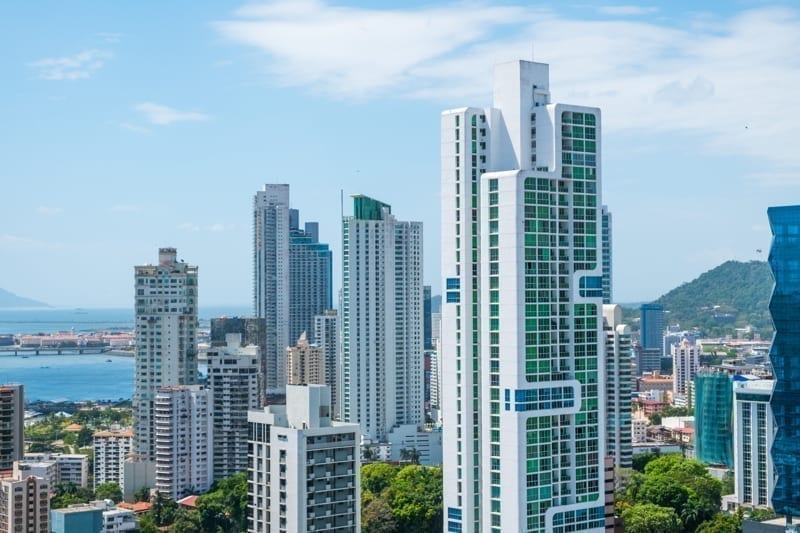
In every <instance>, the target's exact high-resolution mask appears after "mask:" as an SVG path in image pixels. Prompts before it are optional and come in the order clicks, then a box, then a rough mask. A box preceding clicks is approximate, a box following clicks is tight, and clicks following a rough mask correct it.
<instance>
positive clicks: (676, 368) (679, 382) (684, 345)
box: [670, 339, 700, 401]
mask: <svg viewBox="0 0 800 533" xmlns="http://www.w3.org/2000/svg"><path fill="white" fill-rule="evenodd" d="M670 350H671V352H672V399H673V401H674V400H675V398H676V397H678V396H684V397H685V396H686V394H688V392H689V383H691V382H692V381H693V380H694V376H695V374H697V370H698V368H700V346H698V345H696V344H692V343H690V342H689V341H688V340H686V339H684V340H682V341H681V342H680V343H679V344H673V345H672V348H671V349H670Z"/></svg>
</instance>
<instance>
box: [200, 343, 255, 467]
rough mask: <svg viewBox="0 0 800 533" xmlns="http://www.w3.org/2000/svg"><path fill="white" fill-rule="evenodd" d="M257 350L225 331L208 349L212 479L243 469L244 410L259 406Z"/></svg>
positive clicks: (245, 441)
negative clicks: (222, 339) (221, 340)
mask: <svg viewBox="0 0 800 533" xmlns="http://www.w3.org/2000/svg"><path fill="white" fill-rule="evenodd" d="M260 360H261V353H260V351H259V349H258V346H255V345H252V344H251V345H248V346H245V345H243V343H242V336H241V334H238V333H228V334H227V335H226V341H225V344H224V345H223V346H216V347H212V348H211V349H210V350H209V351H208V387H209V389H210V393H211V413H212V420H213V426H214V449H213V465H214V466H213V468H214V480H219V479H225V478H226V477H230V476H232V475H234V474H236V473H238V472H244V471H245V470H247V412H248V411H249V410H250V409H257V408H258V407H260V406H261V380H260V377H261V373H260Z"/></svg>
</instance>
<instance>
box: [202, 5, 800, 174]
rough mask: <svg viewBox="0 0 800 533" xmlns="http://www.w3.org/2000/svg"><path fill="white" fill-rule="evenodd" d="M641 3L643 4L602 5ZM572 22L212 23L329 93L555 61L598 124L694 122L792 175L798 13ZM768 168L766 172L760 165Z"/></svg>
mask: <svg viewBox="0 0 800 533" xmlns="http://www.w3.org/2000/svg"><path fill="white" fill-rule="evenodd" d="M604 9H605V12H606V13H609V9H610V10H611V12H613V11H616V14H618V15H623V14H645V13H644V12H645V11H647V8H638V7H635V6H606V8H604ZM681 24H682V25H675V24H674V22H669V23H666V22H661V20H660V19H654V18H638V19H635V20H631V19H622V20H580V19H570V18H566V17H565V16H562V15H560V14H557V13H555V12H553V11H549V10H543V9H539V8H532V7H526V6H502V7H496V6H493V5H492V4H490V3H480V2H478V3H466V4H464V3H455V4H450V5H445V6H439V7H418V8H408V9H402V10H400V9H394V10H381V9H369V8H356V7H339V6H334V5H331V4H329V3H326V2H323V1H322V0H292V1H290V0H276V1H273V2H269V3H266V4H262V5H255V6H253V5H250V6H246V7H243V8H241V9H239V10H238V11H237V12H236V13H235V14H234V16H233V17H231V20H226V21H221V22H217V23H215V28H216V29H217V31H218V32H219V33H220V34H221V35H222V36H224V37H225V38H227V39H229V40H230V41H232V42H235V43H238V44H241V45H246V46H250V47H253V48H254V49H256V50H259V51H260V52H262V53H263V54H264V56H265V65H266V68H267V70H268V72H269V75H270V78H269V79H270V81H271V82H272V83H277V84H280V85H283V86H291V87H300V88H305V89H306V90H308V91H310V92H314V93H322V94H325V95H328V96H330V97H333V98H337V99H363V98H416V99H425V100H432V101H436V102H437V103H441V104H442V106H443V107H445V106H458V105H487V104H488V103H489V101H490V97H491V95H490V90H491V85H492V84H491V72H492V66H493V65H494V64H495V63H498V62H501V61H507V60H514V59H518V58H529V57H531V44H532V43H533V44H534V45H535V52H536V55H535V57H536V59H537V60H539V61H543V62H547V63H549V64H550V79H551V92H552V94H553V98H554V100H556V101H563V102H570V103H575V104H585V105H592V106H598V107H600V108H601V109H602V110H603V119H604V120H603V122H604V124H603V125H604V128H605V129H606V131H611V132H614V131H621V130H624V131H631V132H637V131H647V132H650V133H669V132H676V131H679V132H691V133H694V134H696V135H697V136H698V137H699V138H700V139H703V140H704V142H705V146H706V148H707V149H708V150H710V151H712V152H714V153H718V154H724V155H735V156H739V157H741V156H745V157H752V158H754V159H756V160H757V161H759V163H760V164H762V165H763V166H764V167H765V171H766V170H769V174H770V175H771V176H772V178H773V179H772V180H770V181H782V180H777V179H775V178H776V177H777V176H781V177H783V176H786V175H791V176H793V177H792V178H791V179H792V181H793V182H794V183H795V184H796V183H798V182H800V150H797V149H796V147H795V146H794V138H795V132H796V119H795V117H794V114H793V113H791V112H790V111H789V110H791V109H794V108H795V107H796V99H797V98H796V87H798V86H800V62H798V60H797V54H796V51H797V50H798V49H800V11H797V10H793V9H788V8H764V9H753V10H748V11H742V12H739V13H737V14H735V15H732V16H729V17H725V18H722V17H719V16H711V15H709V14H707V13H699V14H696V15H691V16H688V17H686V18H684V19H683V20H682V21H681ZM765 173H766V172H765Z"/></svg>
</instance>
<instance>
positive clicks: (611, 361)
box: [603, 304, 633, 468]
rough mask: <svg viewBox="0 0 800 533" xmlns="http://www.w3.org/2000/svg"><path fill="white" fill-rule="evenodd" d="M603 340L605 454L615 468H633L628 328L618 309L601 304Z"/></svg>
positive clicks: (629, 332)
mask: <svg viewBox="0 0 800 533" xmlns="http://www.w3.org/2000/svg"><path fill="white" fill-rule="evenodd" d="M603 330H604V333H605V339H606V349H605V355H606V382H605V383H606V412H607V415H606V455H607V456H608V457H611V459H612V460H613V461H614V466H615V467H616V468H631V467H632V466H633V437H632V428H631V415H632V411H631V392H632V391H633V380H632V376H631V356H632V353H633V351H632V350H631V328H629V327H628V326H627V325H625V324H623V323H622V307H620V306H618V305H608V304H606V305H603Z"/></svg>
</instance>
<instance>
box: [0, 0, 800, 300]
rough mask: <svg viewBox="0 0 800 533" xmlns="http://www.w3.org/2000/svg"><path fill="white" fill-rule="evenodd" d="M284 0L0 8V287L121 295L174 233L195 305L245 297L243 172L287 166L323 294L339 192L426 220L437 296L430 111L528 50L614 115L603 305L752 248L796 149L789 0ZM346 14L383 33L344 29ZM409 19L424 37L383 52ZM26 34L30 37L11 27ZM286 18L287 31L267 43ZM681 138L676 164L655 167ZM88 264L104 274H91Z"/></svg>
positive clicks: (475, 98)
mask: <svg viewBox="0 0 800 533" xmlns="http://www.w3.org/2000/svg"><path fill="white" fill-rule="evenodd" d="M293 5H296V9H290V4H288V3H285V2H273V3H268V4H263V5H261V6H256V7H253V6H250V7H248V8H239V9H237V8H236V7H235V6H231V5H224V6H219V5H213V4H200V5H197V6H193V9H192V10H191V12H185V11H184V10H182V9H181V8H180V7H179V6H161V8H160V11H159V17H157V18H158V19H159V20H158V22H157V23H156V22H154V20H153V17H151V16H150V15H151V10H150V9H149V6H127V7H125V8H121V7H119V6H94V5H92V6H91V7H90V4H88V3H85V4H73V5H70V6H62V5H59V4H57V3H52V4H51V5H50V7H49V11H50V12H51V14H52V15H53V16H52V17H50V19H51V20H47V21H44V20H39V18H38V17H36V16H35V14H34V12H33V11H31V7H30V6H27V5H25V4H16V5H9V6H4V14H5V15H6V16H4V17H2V21H1V22H0V27H1V28H2V29H3V32H0V35H2V36H0V39H2V42H3V44H5V45H6V49H9V50H13V53H10V54H8V55H6V56H4V57H3V58H2V59H0V65H2V66H3V68H4V72H6V73H7V76H6V77H7V83H6V88H7V90H8V92H9V94H13V95H14V98H13V99H11V98H9V99H6V100H5V101H4V102H3V103H2V104H0V110H2V112H3V113H4V116H6V117H7V120H8V121H9V122H10V123H11V124H14V126H15V127H14V128H9V129H8V130H7V131H4V132H3V133H1V134H0V140H2V143H1V144H2V146H4V149H3V158H4V161H5V163H6V164H5V165H4V169H3V170H2V171H0V179H2V180H3V183H4V184H5V185H6V191H7V192H8V194H9V196H10V197H13V198H15V201H14V202H11V203H9V205H8V206H7V207H8V208H7V209H5V210H4V211H3V213H2V214H0V227H2V230H0V255H2V256H3V257H13V258H14V260H13V261H3V262H2V263H0V279H3V288H4V289H7V290H10V291H12V292H14V293H16V294H19V295H21V296H25V297H30V298H34V299H38V300H43V301H47V302H48V303H50V304H52V305H55V306H65V307H76V306H81V307H128V302H129V301H130V289H129V283H128V282H127V279H128V276H129V272H130V270H129V269H130V265H132V264H140V263H141V261H142V259H143V258H147V257H149V256H150V255H151V253H152V252H151V250H153V249H154V248H157V247H159V246H175V247H177V248H179V249H180V250H182V251H183V252H184V253H185V254H186V256H187V257H191V258H192V261H193V263H195V264H200V265H203V268H204V271H203V278H204V280H205V281H204V287H207V288H205V289H204V292H203V296H202V305H217V304H231V303H242V304H244V303H247V301H248V300H249V295H250V294H251V292H250V287H249V278H250V276H249V275H248V271H249V267H250V265H248V264H247V261H246V260H242V261H234V262H233V263H231V261H230V258H231V257H238V258H246V257H247V255H246V254H248V253H249V249H250V221H249V216H248V214H249V209H248V198H249V197H250V195H251V193H252V190H255V189H256V188H258V187H260V186H261V185H262V184H264V183H273V182H279V181H280V182H289V183H291V185H292V187H293V190H295V191H296V194H295V196H294V198H296V199H297V202H296V205H294V207H295V208H297V209H300V210H301V211H302V212H303V213H306V214H307V215H308V218H309V219H312V220H316V221H319V223H320V240H321V241H322V242H328V243H331V249H332V251H333V265H334V276H333V277H334V280H336V282H335V284H334V291H335V290H337V289H338V288H339V287H338V280H339V279H340V277H341V276H340V272H339V265H340V261H339V259H340V257H341V256H340V253H341V242H340V239H339V237H338V231H339V224H338V221H339V216H340V215H341V213H340V206H339V205H337V204H338V201H336V200H334V199H337V200H338V195H339V194H340V191H344V192H345V194H348V195H349V194H356V193H363V194H367V195H371V196H375V197H379V198H385V199H387V201H390V203H392V205H393V206H394V207H395V208H396V209H397V210H398V211H399V212H403V213H405V218H406V219H408V220H419V221H422V222H423V223H424V224H425V227H426V230H427V233H426V236H425V239H424V241H425V256H426V258H427V261H426V263H427V266H426V269H427V270H426V273H425V283H426V284H429V285H432V287H433V292H434V293H440V292H441V287H440V284H441V279H440V276H439V274H438V267H439V250H438V242H439V239H438V238H437V234H438V231H439V218H438V203H439V199H438V180H437V179H436V176H437V173H438V155H439V154H438V153H437V151H436V149H435V148H434V149H431V147H434V146H437V144H438V143H437V140H436V136H437V134H438V132H437V124H436V121H437V118H438V111H439V109H441V108H442V106H443V104H446V102H450V101H470V102H475V103H476V104H479V105H488V102H489V97H488V94H489V90H488V88H485V87H478V85H480V84H474V83H464V79H465V78H468V77H470V76H474V75H475V73H479V74H486V75H488V73H489V72H490V70H491V68H492V65H493V64H494V63H498V62H502V61H505V60H511V59H515V58H518V57H530V56H532V55H533V56H534V57H535V59H537V60H539V61H544V62H548V63H550V64H552V65H553V79H554V86H553V89H554V90H555V91H557V92H558V93H559V94H562V95H564V99H565V100H568V101H571V102H575V103H578V104H589V105H597V106H599V107H601V108H602V109H603V110H604V117H605V124H606V135H605V138H604V166H605V168H606V180H605V190H604V191H603V194H604V203H606V204H607V205H608V206H609V208H610V209H611V211H612V212H613V213H614V222H615V225H614V258H615V274H614V289H615V298H614V299H615V301H617V302H632V301H647V300H650V299H653V298H656V297H657V296H659V295H660V294H662V293H664V292H666V291H667V290H668V289H670V288H672V287H674V286H677V285H679V284H680V283H681V282H684V281H688V280H690V279H693V278H694V277H696V276H697V275H699V274H700V273H701V272H703V271H705V270H708V269H710V268H712V267H714V266H716V265H718V264H720V263H722V262H723V261H724V260H727V259H738V260H749V259H756V258H758V259H765V254H764V253H758V252H757V250H766V249H767V248H768V244H769V238H770V235H769V230H768V225H767V224H766V223H765V222H764V212H765V211H766V207H767V206H768V205H775V204H780V203H784V198H785V195H786V192H787V188H788V187H792V186H794V185H795V182H794V181H793V180H794V178H793V177H792V176H793V175H795V172H794V171H795V170H796V169H797V168H798V166H800V161H799V160H798V158H800V156H798V155H796V154H795V153H794V151H793V150H791V149H790V148H788V146H786V147H784V146H783V145H782V144H781V143H788V139H790V138H791V135H789V133H790V132H791V128H792V127H793V122H792V120H791V118H789V117H788V116H786V115H787V114H783V113H780V112H779V110H780V109H782V108H784V107H788V106H790V105H791V104H792V102H793V99H794V97H793V95H792V94H791V93H792V87H793V86H794V83H792V81H793V80H794V79H796V78H797V77H800V69H798V68H797V67H795V66H793V65H794V64H795V63H794V62H793V61H792V60H791V50H793V49H796V46H794V43H796V42H797V40H798V38H800V37H798V35H800V31H797V30H798V29H799V28H800V22H799V19H800V17H798V11H797V10H795V9H790V8H788V7H780V6H789V5H790V4H789V3H787V2H772V3H770V4H769V5H768V6H763V5H762V4H736V5H727V4H725V3H713V4H708V5H706V6H705V7H704V9H705V11H703V12H698V11H695V10H696V7H695V6H694V5H690V4H688V3H680V2H678V3H673V4H671V5H669V6H662V5H658V4H657V3H644V4H641V5H638V6H598V7H596V8H592V7H585V6H584V7H583V8H578V7H559V8H555V7H551V8H547V7H544V8H530V7H523V6H520V5H515V4H513V3H508V4H505V5H503V6H500V7H494V6H489V5H484V4H474V5H470V6H464V5H462V4H451V3H437V4H430V5H418V4H413V5H410V6H409V5H408V4H405V3H404V4H402V6H401V5H400V4H395V5H394V7H392V8H389V9H384V10H376V9H372V8H369V7H365V6H363V5H361V6H360V5H358V4H357V3H353V2H351V3H349V4H348V5H347V6H345V5H342V4H331V3H326V2H301V3H296V4H293ZM87 15H91V16H87ZM64 22H69V23H68V24H64ZM323 23H324V26H323V27H325V28H327V30H326V31H325V32H321V31H320V25H323ZM359 24H360V25H361V26H358V25H359ZM423 24H427V26H423ZM353 25H356V27H358V28H361V27H362V26H363V28H362V30H363V32H365V34H364V38H367V39H372V40H373V41H374V43H375V45H374V46H370V47H359V46H358V45H357V43H355V44H354V43H353V41H358V38H357V37H353V39H345V38H343V35H346V34H347V32H352V30H353V27H354V26H353ZM390 26H391V27H394V28H396V30H395V31H388V30H387V28H389V27H390ZM421 27H425V28H426V31H424V32H420V33H421V35H422V37H421V38H420V39H419V42H417V43H415V46H414V47H401V46H397V44H398V42H400V40H401V39H404V36H405V35H407V34H409V33H415V34H416V33H417V32H418V30H419V28H421ZM610 28H613V31H610ZM29 33H36V34H40V35H42V36H43V37H42V38H41V39H39V40H37V42H36V43H35V44H31V45H27V46H26V47H18V46H15V45H14V44H13V43H15V42H16V41H18V40H21V39H22V38H23V36H24V35H26V34H29ZM356 33H357V32H356ZM285 34H290V35H291V40H287V41H286V46H285V47H281V46H279V44H278V43H276V42H275V41H274V40H273V39H272V38H271V37H272V36H273V35H285ZM576 34H580V35H581V38H580V39H576V38H575V37H574V36H575V35H576ZM376 36H381V37H380V38H377V37H376ZM321 39H325V45H326V46H325V47H323V46H321V45H320V43H321V42H322V41H321ZM332 43H336V46H333V45H332ZM698 43H699V44H698ZM329 45H330V46H329ZM348 46H352V48H348ZM367 48H368V50H367ZM399 49H403V50H404V51H403V53H401V52H399V51H398V50H399ZM534 52H535V53H534ZM467 57H469V58H470V59H469V60H468V59H466V58H467ZM666 57H669V59H668V60H667V59H665V58H666ZM187 58H188V59H187ZM378 58H379V59H381V61H377V59H378ZM376 64H380V65H381V68H380V69H373V68H364V67H365V66H366V65H370V66H374V65H376ZM745 72H747V83H746V84H744V83H743V80H744V76H745V74H744V73H745ZM778 81H780V82H779V83H778ZM198 86H202V87H203V90H201V91H198V90H197V89H196V88H197V87H198ZM465 91H466V92H465ZM476 91H477V92H476ZM753 95H757V98H758V101H759V102H761V101H763V102H764V104H763V105H755V104H754V103H753ZM278 103H279V105H278ZM732 109H737V110H739V111H738V112H737V113H732V112H731V110H732ZM398 117H402V118H401V119H398ZM45 126H46V127H45ZM344 143H347V145H345V144H344ZM776 143H778V144H777V145H776ZM353 145H356V146H358V147H359V149H358V150H353V149H352V148H350V146H353ZM45 146H46V157H35V156H34V155H33V154H34V153H39V152H41V151H42V150H41V149H40V147H45ZM398 148H400V150H398ZM784 148H785V149H784ZM309 153H313V157H308V154H309ZM401 153H402V154H413V155H414V157H402V159H401V158H400V155H399V154H401ZM676 153H677V154H680V156H681V157H680V161H681V163H680V164H678V165H675V166H672V167H671V166H670V165H663V164H653V161H658V160H659V159H660V158H664V159H666V158H667V157H668V158H669V160H674V159H676V158H675V154H676ZM298 160H303V161H304V162H307V166H306V168H304V169H303V170H302V171H298V169H297V161H298ZM220 178H222V179H223V180H224V185H225V186H224V187H219V186H216V185H214V184H215V183H218V182H219V180H220ZM197 184H208V185H200V186H198V185H197ZM663 184H668V185H666V186H665V185H663ZM156 189H158V190H159V191H160V193H159V194H158V195H153V194H152V192H151V191H153V190H156ZM177 199H180V201H177ZM332 200H333V201H332ZM647 221H652V224H648V223H642V222H647ZM664 221H666V223H665V224H658V226H657V227H664V228H668V229H665V230H663V231H664V234H663V235H657V234H653V227H656V223H657V222H664ZM723 228H724V231H722V230H723ZM152 234H159V235H160V236H161V237H160V238H159V242H154V241H152V240H151V239H150V238H149V237H146V236H147V235H152ZM676 239H677V240H678V241H679V242H687V243H688V244H687V245H685V247H686V248H687V250H688V252H687V253H686V254H681V256H680V260H679V261H674V262H670V264H668V265H667V264H657V263H649V264H648V268H647V269H641V268H639V266H638V265H639V263H638V261H637V258H640V257H649V256H655V255H656V254H657V253H658V252H659V251H660V250H661V248H663V242H664V241H665V240H676ZM76 250H78V251H79V252H80V253H75V251H76ZM98 250H100V252H98ZM53 263H57V264H59V268H58V269H52V268H49V266H48V265H51V264H53ZM89 280H91V283H97V286H102V287H103V288H104V290H103V291H91V290H90V291H87V290H85V287H86V286H87V284H88V283H89ZM76 281H79V282H76Z"/></svg>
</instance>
